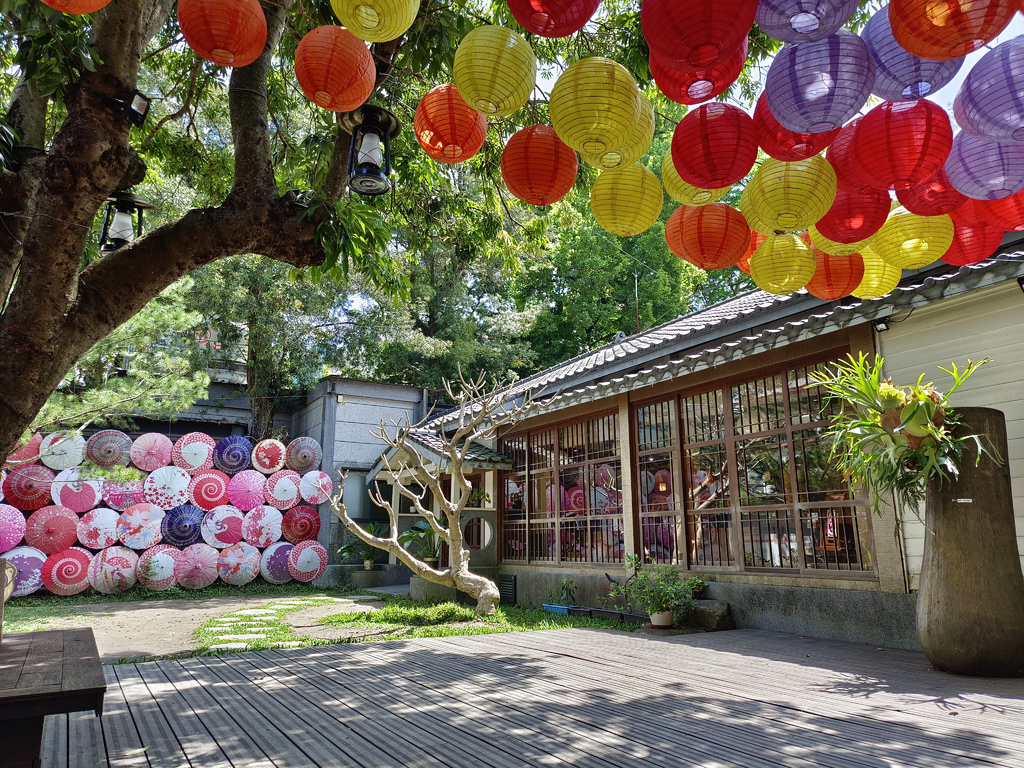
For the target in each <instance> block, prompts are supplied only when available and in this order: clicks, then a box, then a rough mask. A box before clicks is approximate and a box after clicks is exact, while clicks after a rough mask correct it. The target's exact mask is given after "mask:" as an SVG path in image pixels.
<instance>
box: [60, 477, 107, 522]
mask: <svg viewBox="0 0 1024 768" xmlns="http://www.w3.org/2000/svg"><path fill="white" fill-rule="evenodd" d="M50 498H52V499H53V503H54V504H60V505H61V506H62V507H67V508H68V509H70V510H72V511H73V512H78V513H82V512H88V511H89V510H90V509H92V508H93V507H95V506H96V505H97V504H99V503H100V501H102V500H103V481H102V480H83V479H82V478H81V477H80V476H79V473H78V470H77V469H65V470H64V471H63V472H60V473H59V474H58V475H57V476H56V477H55V478H53V482H52V483H51V484H50Z"/></svg>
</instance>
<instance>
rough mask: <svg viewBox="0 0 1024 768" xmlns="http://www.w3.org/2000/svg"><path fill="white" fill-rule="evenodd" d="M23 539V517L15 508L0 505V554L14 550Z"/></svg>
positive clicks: (8, 505)
mask: <svg viewBox="0 0 1024 768" xmlns="http://www.w3.org/2000/svg"><path fill="white" fill-rule="evenodd" d="M23 538H25V515H24V514H23V513H22V511H21V510H20V509H18V508H17V507H12V506H11V505H10V504H0V552H6V551H7V550H8V549H14V548H15V547H16V546H18V543H19V542H20V541H21V540H22V539H23Z"/></svg>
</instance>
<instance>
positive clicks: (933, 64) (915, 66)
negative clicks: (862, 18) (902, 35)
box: [860, 6, 964, 101]
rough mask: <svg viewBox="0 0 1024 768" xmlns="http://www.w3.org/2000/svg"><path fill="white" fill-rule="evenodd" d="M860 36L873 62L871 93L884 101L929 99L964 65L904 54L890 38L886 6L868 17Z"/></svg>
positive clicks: (953, 61)
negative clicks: (873, 75) (925, 97)
mask: <svg viewBox="0 0 1024 768" xmlns="http://www.w3.org/2000/svg"><path fill="white" fill-rule="evenodd" d="M860 36H861V38H862V39H863V40H864V43H865V45H867V47H868V51H869V52H870V53H871V58H872V59H874V61H875V84H874V86H873V87H872V89H871V92H872V93H873V94H875V95H876V96H878V97H880V98H882V99H884V100H885V101H913V100H915V99H920V98H923V97H924V96H929V95H931V94H932V93H934V92H935V91H937V90H939V89H940V88H941V87H942V86H944V85H946V83H948V82H949V81H950V80H952V79H953V78H954V77H955V76H956V73H957V72H959V71H960V66H961V65H962V64H963V63H964V59H963V57H962V56H961V57H960V58H956V59H949V60H948V61H930V60H929V59H922V58H919V57H917V56H915V55H914V54H912V53H910V52H908V51H907V50H906V49H905V48H904V47H903V46H902V45H900V44H899V43H897V42H896V38H895V37H893V36H892V25H891V24H890V23H889V6H885V7H883V8H882V9H881V10H880V11H878V12H876V13H875V15H874V16H872V17H871V20H870V21H868V23H867V25H866V26H865V27H864V29H863V30H862V31H861V33H860Z"/></svg>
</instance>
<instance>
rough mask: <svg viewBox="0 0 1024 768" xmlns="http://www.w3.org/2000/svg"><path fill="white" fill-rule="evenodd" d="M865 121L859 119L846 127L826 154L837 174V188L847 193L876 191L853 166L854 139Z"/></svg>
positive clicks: (829, 146) (830, 145)
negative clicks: (858, 128) (858, 127)
mask: <svg viewBox="0 0 1024 768" xmlns="http://www.w3.org/2000/svg"><path fill="white" fill-rule="evenodd" d="M863 119H864V118H862V117H858V118H856V119H854V120H851V121H850V122H849V123H847V124H846V125H844V126H843V127H842V128H841V129H840V131H839V133H838V134H836V137H835V138H834V139H833V140H832V143H831V144H829V145H828V151H827V152H826V153H825V159H826V160H828V162H829V164H830V165H831V166H832V169H833V170H834V171H835V172H836V186H837V187H838V188H839V189H842V190H845V191H847V192H870V191H871V190H873V189H875V187H874V186H872V185H871V184H869V183H868V182H867V181H866V180H864V179H863V178H861V175H860V174H859V173H858V172H857V169H856V168H855V167H854V164H853V139H854V136H855V135H856V132H857V126H859V125H860V123H861V120H863Z"/></svg>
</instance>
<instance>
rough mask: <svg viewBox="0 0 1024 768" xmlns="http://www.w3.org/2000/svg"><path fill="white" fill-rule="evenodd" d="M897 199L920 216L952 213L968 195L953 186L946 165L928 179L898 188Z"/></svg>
mask: <svg viewBox="0 0 1024 768" xmlns="http://www.w3.org/2000/svg"><path fill="white" fill-rule="evenodd" d="M947 162H949V161H948V160H947ZM896 199H897V200H899V201H900V204H901V205H902V206H903V207H904V208H906V209H907V210H908V211H910V212H911V213H916V214H917V215H918V216H941V215H942V214H944V213H951V212H952V211H954V210H956V209H957V208H959V207H960V206H961V205H963V204H964V203H965V202H966V201H967V197H966V196H965V195H963V194H961V193H960V192H957V190H956V188H954V187H953V184H952V183H951V182H950V180H949V177H948V176H947V175H946V168H945V167H942V168H939V170H938V171H936V173H935V175H934V176H932V177H931V178H930V179H928V180H927V181H923V182H921V183H920V184H917V185H915V186H913V187H908V188H906V189H898V190H896Z"/></svg>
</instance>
